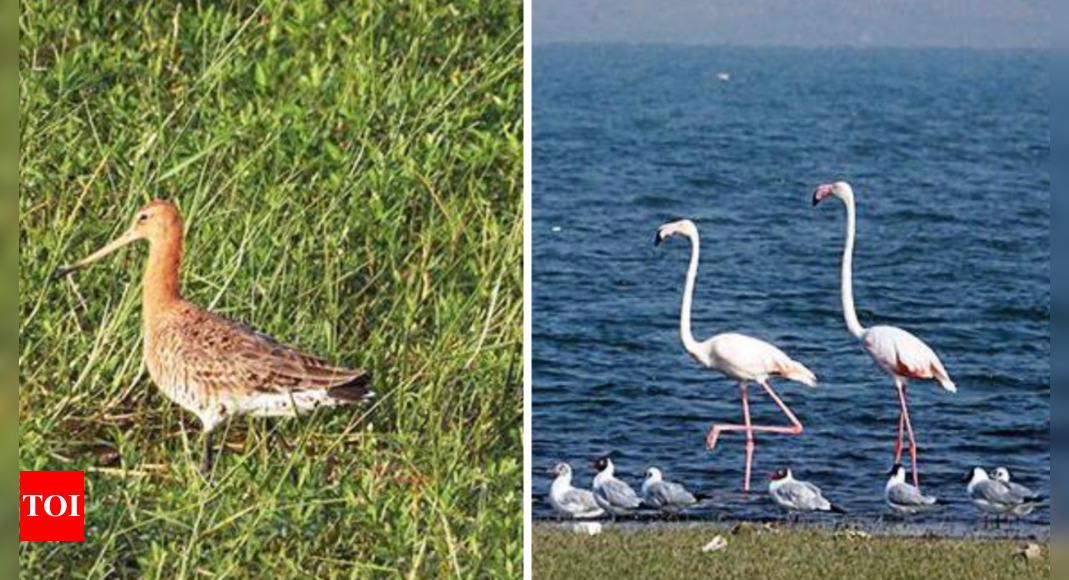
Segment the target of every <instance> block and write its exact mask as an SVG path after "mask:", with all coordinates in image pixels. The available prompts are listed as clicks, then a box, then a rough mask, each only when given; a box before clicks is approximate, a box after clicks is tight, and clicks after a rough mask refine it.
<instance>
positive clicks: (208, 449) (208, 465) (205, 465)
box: [200, 431, 214, 478]
mask: <svg viewBox="0 0 1069 580" xmlns="http://www.w3.org/2000/svg"><path fill="white" fill-rule="evenodd" d="M203 439H204V449H203V451H202V452H201V464H200V474H201V475H203V476H204V477H205V478H208V477H209V476H211V474H212V465H213V463H214V461H213V458H212V432H211V431H205V432H204V435H203Z"/></svg>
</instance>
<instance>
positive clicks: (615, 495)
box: [592, 457, 642, 516]
mask: <svg viewBox="0 0 1069 580" xmlns="http://www.w3.org/2000/svg"><path fill="white" fill-rule="evenodd" d="M592 467H593V468H594V469H596V470H597V471H598V475H597V477H595V478H594V501H596V502H597V504H598V507H600V508H601V509H603V510H605V511H607V512H609V513H610V514H612V515H613V516H625V515H628V514H630V513H631V512H633V511H635V510H637V509H638V508H639V507H641V506H642V500H641V499H639V497H638V494H636V493H635V490H633V489H631V486H630V485H627V484H626V483H624V482H622V481H620V480H619V479H616V466H615V465H613V463H612V459H609V458H608V457H605V458H602V459H599V460H598V461H597V462H596V463H594V465H593V466H592Z"/></svg>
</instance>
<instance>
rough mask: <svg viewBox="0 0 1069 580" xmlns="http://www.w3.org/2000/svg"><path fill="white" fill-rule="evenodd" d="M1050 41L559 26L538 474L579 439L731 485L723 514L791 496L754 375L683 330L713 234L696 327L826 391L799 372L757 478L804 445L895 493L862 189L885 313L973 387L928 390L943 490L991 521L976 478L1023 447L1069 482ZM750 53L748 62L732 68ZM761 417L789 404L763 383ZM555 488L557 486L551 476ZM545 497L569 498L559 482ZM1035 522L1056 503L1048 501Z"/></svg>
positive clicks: (542, 266) (551, 76)
mask: <svg viewBox="0 0 1069 580" xmlns="http://www.w3.org/2000/svg"><path fill="white" fill-rule="evenodd" d="M1048 63H1049V58H1048V56H1047V55H1046V53H1043V52H968V51H943V52H939V51H933V52H925V51H878V50H871V51H855V50H811V51H793V50H772V49H767V50H764V49H763V50H757V49H717V48H660V47H606V46H540V47H536V49H535V51H534V68H533V76H534V121H533V129H534V133H533V138H534V166H533V172H534V192H533V220H534V232H533V233H534V237H533V248H534V256H533V269H534V280H533V283H534V286H533V296H532V300H533V309H534V317H533V327H534V328H533V331H534V335H533V338H534V343H533V353H534V391H533V392H534V400H533V408H534V425H533V440H534V449H533V453H534V460H535V466H534V467H535V472H536V475H537V474H538V473H540V472H541V471H544V470H545V469H546V468H548V467H551V466H552V464H553V463H555V462H557V461H562V460H566V461H570V462H572V463H573V465H575V466H576V468H577V471H578V474H577V483H578V484H580V485H582V486H584V487H589V485H590V480H591V479H592V477H593V475H594V473H593V472H592V471H591V470H590V469H589V468H587V467H586V465H587V464H588V463H589V460H590V458H592V457H594V456H596V455H599V454H604V453H607V452H615V453H616V454H618V459H617V463H618V465H619V468H620V470H622V471H623V475H622V478H623V479H625V480H628V481H630V482H631V483H632V484H633V485H635V486H636V488H637V487H638V485H639V484H640V483H641V481H640V480H641V476H642V474H643V473H644V472H645V469H646V468H647V467H648V466H657V467H660V468H661V469H662V470H663V471H665V473H666V475H667V477H668V478H670V479H672V480H676V481H682V482H685V483H686V484H687V485H688V486H690V487H692V488H694V489H696V490H700V491H702V492H705V493H710V494H713V495H715V496H717V497H718V499H717V501H716V502H715V504H714V505H713V506H712V507H710V508H708V510H707V512H706V513H705V514H704V515H706V516H708V517H712V518H717V517H753V518H764V517H770V516H772V515H775V511H774V509H773V508H772V506H771V504H770V503H769V502H768V501H767V499H766V498H765V497H764V496H763V495H756V496H753V497H749V498H746V497H742V496H741V495H735V494H736V492H738V490H740V489H741V484H742V468H743V457H744V455H743V453H744V449H743V439H742V437H741V436H738V435H734V436H732V435H726V436H725V437H724V439H722V441H721V444H720V447H719V448H718V449H717V450H716V451H715V452H714V453H708V452H706V451H705V450H704V437H705V433H706V431H707V430H708V428H709V427H710V425H711V424H712V423H714V422H719V423H723V422H731V423H737V422H741V416H742V411H741V406H740V400H739V392H738V388H737V386H736V385H735V384H733V383H732V382H730V381H728V380H727V379H724V378H721V377H720V376H719V375H717V374H715V373H713V372H711V371H708V370H705V369H702V368H700V367H699V366H697V365H696V364H695V363H694V362H693V361H692V360H691V359H690V358H689V357H688V356H687V355H686V354H685V352H684V351H683V347H682V345H681V343H680V339H679V307H680V299H681V297H682V290H683V282H684V277H685V272H686V268H687V265H688V260H689V257H690V254H689V244H688V242H687V241H686V240H685V239H672V240H670V241H669V242H668V243H666V244H663V245H662V246H660V247H659V248H654V246H653V243H652V242H653V237H654V233H655V231H656V230H657V227H658V226H659V225H661V224H662V223H664V222H666V221H669V220H671V219H673V218H677V217H686V218H690V219H693V220H694V221H695V222H696V223H697V224H698V227H699V228H700V229H701V234H702V242H703V247H702V265H701V271H700V274H699V279H698V288H697V295H696V299H695V309H694V331H695V335H697V337H698V339H699V340H704V339H705V338H708V337H711V336H713V335H715V334H718V333H721V332H727V331H737V332H744V333H747V334H751V335H754V336H756V337H759V338H762V339H765V340H768V341H770V342H772V343H774V344H776V345H778V346H779V347H781V348H782V349H783V350H785V351H786V352H787V353H789V354H790V355H791V356H793V357H794V358H796V359H798V360H799V361H801V362H803V363H805V364H807V365H808V366H809V367H810V368H812V369H813V370H814V371H815V372H816V373H817V374H818V375H820V377H821V379H822V384H821V386H820V387H819V388H818V389H815V390H809V389H807V388H805V387H803V386H800V385H796V384H793V383H785V382H782V381H781V382H777V383H775V386H777V387H778V391H779V392H780V394H781V395H782V396H783V397H784V399H785V401H786V402H787V404H788V405H789V406H791V407H792V408H793V409H794V410H795V411H796V412H797V413H798V415H799V418H800V419H801V420H802V422H803V423H804V424H805V426H806V429H807V431H806V433H805V435H804V436H803V437H800V438H791V437H783V436H763V437H762V436H760V435H759V436H758V440H757V441H758V443H757V444H758V447H757V454H756V458H755V475H754V485H755V488H756V490H757V491H761V492H763V491H764V490H765V488H766V485H765V479H766V477H765V476H766V475H767V474H769V473H771V472H773V471H775V470H776V469H779V468H781V467H785V466H790V467H793V468H794V470H795V472H796V474H797V476H799V477H800V478H804V479H807V480H810V481H813V482H815V483H818V484H819V485H821V486H822V487H823V488H824V489H825V491H826V492H827V494H828V495H829V496H831V497H832V498H833V499H834V500H836V501H837V502H839V503H841V504H843V505H844V506H845V507H846V508H847V509H849V510H850V511H851V512H852V513H853V514H855V515H857V516H869V515H871V516H872V517H877V516H879V515H882V514H884V511H885V510H884V507H883V503H882V492H883V486H884V483H885V481H886V476H885V475H884V474H885V473H886V472H887V471H888V470H889V468H890V467H891V465H890V464H891V461H892V451H893V443H894V437H895V434H896V431H897V420H898V406H897V397H896V393H895V390H894V387H893V382H892V381H891V379H890V378H888V377H886V376H884V375H883V374H882V373H881V372H879V371H878V370H877V369H876V368H875V366H874V365H873V363H872V362H871V360H870V359H869V358H868V355H867V354H866V353H865V352H864V351H863V350H862V349H861V347H860V346H859V345H858V344H857V343H856V342H855V341H854V340H853V338H852V337H851V336H850V335H849V333H848V332H847V330H846V327H845V324H844V323H843V319H842V311H841V306H840V296H839V275H840V271H839V266H840V259H841V254H842V245H843V240H844V234H845V218H844V212H843V209H842V205H841V204H840V203H838V202H834V203H826V204H825V205H822V206H821V207H820V208H818V209H813V208H812V207H811V203H810V202H811V195H812V191H813V189H814V187H815V186H817V185H820V184H823V183H828V182H831V181H834V180H836V179H847V180H849V181H851V182H852V183H853V184H854V187H855V189H856V191H857V196H858V211H859V223H858V248H857V257H856V271H855V285H856V290H855V292H856V295H857V301H858V309H859V313H860V316H861V319H862V323H863V324H865V325H866V326H874V325H876V324H892V325H898V326H902V327H904V328H906V329H908V330H910V331H912V332H914V333H915V334H917V335H918V336H920V337H921V338H922V339H924V340H925V341H926V342H928V343H929V344H930V345H932V346H933V348H935V349H936V351H937V352H938V353H939V354H940V356H941V357H942V359H943V362H944V363H945V364H946V366H947V367H948V369H949V371H950V372H951V374H952V375H953V376H954V379H955V380H956V382H957V384H958V386H959V389H960V392H959V393H958V394H957V395H950V394H948V393H945V392H943V391H942V390H941V389H939V388H938V387H936V386H935V385H934V384H931V383H916V384H914V386H913V387H912V390H911V396H912V401H911V412H912V418H913V421H914V427H915V429H916V432H917V436H918V439H919V445H920V447H921V455H920V461H921V471H922V475H923V483H925V486H926V491H928V492H930V493H935V494H937V495H939V496H941V497H943V498H945V499H947V500H950V501H952V502H954V504H953V505H952V506H951V507H950V508H949V509H948V510H947V511H946V512H945V513H943V514H942V515H940V516H935V517H934V518H932V519H934V520H936V521H945V522H947V523H959V524H960V523H974V522H976V520H977V516H976V513H975V512H974V511H973V509H972V507H971V505H969V504H968V503H967V501H966V498H965V497H964V496H965V493H964V484H963V483H962V482H961V480H962V478H963V477H964V476H965V475H966V474H967V472H968V471H969V469H970V468H972V467H973V466H976V465H981V466H985V467H988V468H990V469H993V468H995V467H999V466H1003V465H1005V466H1008V467H1010V468H1011V469H1012V470H1014V471H1015V472H1016V474H1017V479H1018V480H1019V481H1021V482H1023V483H1025V484H1027V485H1030V486H1032V487H1035V488H1036V489H1037V490H1039V491H1041V492H1042V493H1043V494H1049V484H1050V432H1051V430H1050V305H1051V300H1050V174H1049V158H1050V102H1049V94H1050V89H1049V72H1048V71H1049V67H1048ZM721 73H729V74H730V75H731V80H730V82H724V81H723V80H721V79H720V78H719V75H720V74H721ZM751 392H752V393H754V394H753V395H752V396H751V398H752V399H753V403H752V406H753V410H754V414H755V416H754V421H755V423H758V424H776V425H781V424H784V425H785V424H786V419H785V418H784V417H783V416H782V414H781V413H779V412H778V410H777V409H776V408H775V406H774V404H773V403H772V402H771V400H769V399H768V398H767V397H765V396H764V395H763V394H760V389H756V390H755V391H754V390H752V391H751ZM547 489H548V482H546V481H541V480H538V481H537V482H536V488H535V491H536V493H545V492H546V491H547ZM535 514H536V517H547V516H550V515H551V511H550V510H549V508H548V506H546V505H545V504H544V503H542V502H536V505H535ZM1033 521H1034V522H1037V523H1039V524H1041V525H1044V524H1045V525H1049V521H1050V515H1049V511H1046V510H1044V511H1042V513H1038V514H1036V516H1035V518H1033Z"/></svg>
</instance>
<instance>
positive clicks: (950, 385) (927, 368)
mask: <svg viewBox="0 0 1069 580" xmlns="http://www.w3.org/2000/svg"><path fill="white" fill-rule="evenodd" d="M829 197H837V198H839V199H840V200H842V202H843V204H844V205H846V250H845V251H844V252H843V290H842V292H843V312H844V316H845V317H846V326H847V328H849V329H850V333H851V334H853V335H854V336H855V337H856V338H857V339H858V340H860V341H861V344H862V345H864V347H865V350H867V351H868V353H869V354H870V355H871V356H872V358H873V360H875V361H876V365H877V366H879V367H880V369H882V370H883V371H884V372H885V373H887V374H889V375H891V377H892V378H894V381H895V388H896V389H897V390H898V401H899V405H900V407H901V409H900V413H901V414H900V417H899V420H898V439H897V440H896V441H895V465H899V464H901V463H902V447H903V444H902V439H903V437H905V435H906V433H908V434H909V456H910V459H911V460H912V462H913V485H914V486H916V487H918V488H919V487H920V473H919V472H918V470H917V440H916V438H914V436H913V424H912V422H911V421H910V419H909V397H908V395H909V382H910V381H911V380H935V381H936V382H938V383H939V385H940V386H942V387H943V388H944V389H946V390H947V391H950V392H951V393H956V392H958V388H957V387H956V386H955V385H954V381H952V380H951V379H950V375H949V374H947V370H946V368H945V367H944V366H943V363H942V362H940V360H939V357H938V356H937V355H936V354H935V352H934V351H932V349H931V348H930V347H929V346H928V345H926V344H924V342H922V341H921V340H920V339H919V338H917V337H916V336H913V335H912V334H910V333H908V332H906V331H905V330H902V329H900V328H894V327H891V326H877V327H874V328H869V329H866V328H865V327H863V326H861V322H860V321H859V320H858V318H857V311H856V310H855V308H854V274H853V269H854V239H855V237H856V235H857V207H856V204H855V201H854V189H853V188H852V187H850V184H849V183H845V182H839V183H835V184H832V185H822V186H820V187H818V188H817V190H816V193H814V194H813V206H814V207H815V206H817V205H819V204H820V202H822V201H824V200H825V199H828V198H829Z"/></svg>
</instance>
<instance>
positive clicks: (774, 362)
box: [654, 220, 817, 493]
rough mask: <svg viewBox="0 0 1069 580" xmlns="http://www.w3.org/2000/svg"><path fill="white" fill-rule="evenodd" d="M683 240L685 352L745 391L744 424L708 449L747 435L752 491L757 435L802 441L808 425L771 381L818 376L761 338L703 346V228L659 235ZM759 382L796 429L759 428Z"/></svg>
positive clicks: (729, 338)
mask: <svg viewBox="0 0 1069 580" xmlns="http://www.w3.org/2000/svg"><path fill="white" fill-rule="evenodd" d="M677 235H679V236H683V237H685V238H687V239H689V240H690V245H691V254H690V270H689V271H688V272H687V282H686V287H685V289H684V291H683V307H682V312H681V314H680V335H681V336H682V339H683V348H685V349H686V351H687V352H688V353H689V354H690V356H691V357H693V358H694V360H695V361H697V362H698V364H700V365H702V366H703V367H705V368H707V369H711V370H715V371H718V372H719V373H720V374H722V375H724V376H726V377H727V378H729V379H731V380H733V381H736V382H738V384H739V389H740V390H741V391H742V413H743V420H744V424H743V425H713V427H712V429H710V430H709V434H708V436H707V437H706V447H707V448H708V449H709V450H710V451H712V450H714V449H716V444H717V441H718V440H719V439H720V435H721V434H723V433H745V434H746V476H745V480H744V483H743V489H744V491H746V492H747V493H748V492H749V491H750V478H751V474H752V472H753V456H754V450H755V449H756V442H755V438H754V433H778V434H782V435H793V436H799V435H801V434H802V432H803V431H804V427H803V426H802V423H801V422H800V421H799V420H798V418H797V417H796V416H795V415H794V413H793V412H792V411H791V410H790V409H789V408H788V407H787V405H786V404H784V403H783V400H782V399H780V397H779V395H777V394H776V391H774V390H773V389H772V386H771V384H770V382H769V380H770V379H771V378H772V377H775V376H778V377H783V378H785V379H787V380H790V381H795V382H798V383H802V384H804V385H807V386H810V387H815V386H817V377H816V375H814V374H813V373H812V372H811V371H810V370H809V369H807V368H806V367H805V366H803V365H802V364H801V363H798V362H795V361H794V360H792V359H791V357H789V356H787V355H786V354H784V353H783V351H781V350H780V349H778V348H776V347H774V346H772V345H771V344H768V343H767V342H763V341H761V340H758V339H756V338H751V337H749V336H744V335H741V334H721V335H719V336H715V337H713V338H711V339H709V340H707V341H705V342H698V341H697V340H696V339H695V338H694V334H693V332H692V331H691V326H690V325H691V306H692V304H693V302H694V286H695V283H696V280H697V278H698V263H699V260H700V258H699V255H700V252H701V239H700V237H699V235H698V228H697V226H695V225H694V222H691V221H690V220H682V221H677V222H673V223H669V224H665V225H663V226H661V228H660V229H659V230H657V237H656V238H654V243H655V244H656V245H659V244H660V243H661V242H663V241H665V240H667V239H668V238H671V237H672V236H677ZM751 383H757V384H759V385H761V387H762V388H763V389H764V390H765V392H767V393H768V395H769V396H770V397H771V398H772V400H773V401H775V403H776V405H777V406H778V407H779V408H780V410H781V411H783V413H784V414H785V415H786V416H787V419H788V420H789V421H790V423H791V426H790V427H771V426H764V425H754V424H753V423H752V421H751V420H750V397H749V385H750V384H751Z"/></svg>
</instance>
